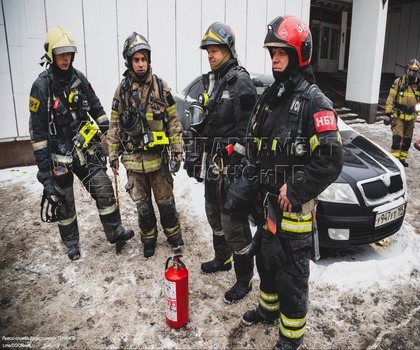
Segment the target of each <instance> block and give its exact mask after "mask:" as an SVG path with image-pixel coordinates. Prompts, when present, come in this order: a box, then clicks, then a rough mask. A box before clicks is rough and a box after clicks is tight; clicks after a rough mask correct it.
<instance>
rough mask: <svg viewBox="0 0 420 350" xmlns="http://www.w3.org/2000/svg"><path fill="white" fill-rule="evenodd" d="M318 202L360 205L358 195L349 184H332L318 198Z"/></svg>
mask: <svg viewBox="0 0 420 350" xmlns="http://www.w3.org/2000/svg"><path fill="white" fill-rule="evenodd" d="M318 200H320V201H323V202H331V203H340V204H357V205H358V204H359V201H358V200H357V197H356V194H355V193H354V191H353V189H352V188H351V186H350V185H349V184H347V183H332V184H331V185H329V186H328V187H327V188H326V189H325V190H324V192H322V193H321V194H320V195H319V196H318Z"/></svg>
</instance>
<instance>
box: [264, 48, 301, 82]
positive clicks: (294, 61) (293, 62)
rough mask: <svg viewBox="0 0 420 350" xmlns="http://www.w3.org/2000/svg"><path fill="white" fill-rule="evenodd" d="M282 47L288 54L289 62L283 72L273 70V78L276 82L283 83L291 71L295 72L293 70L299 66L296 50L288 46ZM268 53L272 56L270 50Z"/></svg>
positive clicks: (291, 73)
mask: <svg viewBox="0 0 420 350" xmlns="http://www.w3.org/2000/svg"><path fill="white" fill-rule="evenodd" d="M283 49H284V51H286V52H287V55H288V56H289V64H288V65H287V67H286V69H285V70H284V71H283V72H275V71H274V70H273V77H274V80H275V81H276V82H281V83H284V82H285V81H286V80H287V79H289V78H290V77H291V76H292V75H293V73H295V70H296V69H297V68H298V67H299V64H298V57H297V53H296V50H295V49H292V48H290V47H284V48H283ZM270 55H271V57H273V55H272V51H271V50H270Z"/></svg>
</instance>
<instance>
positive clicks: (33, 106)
mask: <svg viewBox="0 0 420 350" xmlns="http://www.w3.org/2000/svg"><path fill="white" fill-rule="evenodd" d="M40 104H41V102H39V100H37V99H36V98H35V97H32V96H30V97H29V110H30V111H31V112H33V113H37V112H38V108H39V105H40Z"/></svg>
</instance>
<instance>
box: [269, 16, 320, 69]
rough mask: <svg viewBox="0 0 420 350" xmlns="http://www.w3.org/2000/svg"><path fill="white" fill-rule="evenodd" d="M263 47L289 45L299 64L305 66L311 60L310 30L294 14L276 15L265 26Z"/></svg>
mask: <svg viewBox="0 0 420 350" xmlns="http://www.w3.org/2000/svg"><path fill="white" fill-rule="evenodd" d="M264 47H265V48H272V47H291V48H293V49H295V50H296V52H297V56H298V60H299V66H300V67H305V66H307V65H308V64H309V63H310V62H311V56H312V35H311V31H310V30H309V27H308V26H307V25H306V24H305V23H304V22H302V21H301V20H300V19H299V18H297V17H295V16H283V17H282V16H279V17H276V18H275V19H273V20H272V21H271V22H270V24H268V26H267V35H266V36H265V40H264Z"/></svg>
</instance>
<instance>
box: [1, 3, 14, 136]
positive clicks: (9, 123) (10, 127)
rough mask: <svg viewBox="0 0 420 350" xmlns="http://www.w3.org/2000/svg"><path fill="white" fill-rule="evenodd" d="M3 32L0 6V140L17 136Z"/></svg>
mask: <svg viewBox="0 0 420 350" xmlns="http://www.w3.org/2000/svg"><path fill="white" fill-rule="evenodd" d="M9 16H10V15H9ZM8 19H11V18H10V17H8ZM10 29H11V28H9V30H10ZM5 30H6V26H5V23H4V22H3V8H2V7H1V6H0V105H1V117H0V139H4V138H9V137H16V136H18V135H17V128H16V125H17V124H16V118H15V117H16V116H15V109H14V101H13V94H12V83H11V76H10V69H9V56H8V54H9V50H8V48H7V43H6V33H5Z"/></svg>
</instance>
